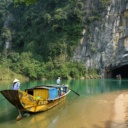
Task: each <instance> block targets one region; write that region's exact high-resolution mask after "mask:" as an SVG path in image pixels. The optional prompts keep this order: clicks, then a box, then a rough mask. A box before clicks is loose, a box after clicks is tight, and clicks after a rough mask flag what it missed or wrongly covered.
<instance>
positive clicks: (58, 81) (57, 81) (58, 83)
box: [56, 77, 60, 85]
mask: <svg viewBox="0 0 128 128" xmlns="http://www.w3.org/2000/svg"><path fill="white" fill-rule="evenodd" d="M56 83H57V85H60V77H58V79H57V80H56Z"/></svg>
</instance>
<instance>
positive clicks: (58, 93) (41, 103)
mask: <svg viewBox="0 0 128 128" xmlns="http://www.w3.org/2000/svg"><path fill="white" fill-rule="evenodd" d="M69 92H70V90H69V89H68V88H67V86H65V85H64V86H63V85H61V86H60V85H50V86H44V85H42V86H36V87H33V88H30V89H26V90H25V91H21V90H2V91H1V93H2V95H3V96H4V97H5V98H6V99H7V100H8V101H9V102H10V103H11V104H12V105H14V106H15V107H16V108H17V109H18V110H19V111H20V112H32V113H36V112H40V111H46V110H48V109H50V108H52V107H54V106H56V105H58V104H59V103H60V102H62V101H64V100H65V98H66V95H67V94H68V93H69Z"/></svg>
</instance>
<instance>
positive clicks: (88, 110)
mask: <svg viewBox="0 0 128 128" xmlns="http://www.w3.org/2000/svg"><path fill="white" fill-rule="evenodd" d="M62 83H63V84H67V85H69V88H70V89H72V90H74V91H75V92H77V93H79V94H80V96H77V95H76V94H75V93H74V92H72V91H71V92H70V94H69V95H68V96H67V99H66V100H65V101H64V102H63V103H61V104H59V105H58V106H56V107H54V108H53V109H50V110H48V111H46V112H40V113H36V114H31V115H30V116H25V115H24V113H22V114H23V119H22V120H20V121H16V117H17V116H18V111H17V109H16V108H15V107H14V106H13V105H11V104H10V103H9V102H8V101H7V100H6V99H5V98H4V97H3V96H2V95H1V94H0V127H1V128H65V127H66V128H109V125H108V124H109V122H110V117H111V110H112V108H111V106H112V103H114V99H115V98H116V96H118V95H119V94H120V93H122V92H124V91H128V80H115V79H98V80H65V81H64V80H63V81H62ZM11 84H12V83H10V82H8V83H0V90H3V89H11ZM42 84H43V85H45V84H55V81H31V82H21V90H25V89H26V88H30V87H34V86H36V85H42Z"/></svg>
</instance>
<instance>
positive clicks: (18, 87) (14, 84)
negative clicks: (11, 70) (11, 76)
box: [12, 79, 20, 90]
mask: <svg viewBox="0 0 128 128" xmlns="http://www.w3.org/2000/svg"><path fill="white" fill-rule="evenodd" d="M12 89H13V90H19V89H20V82H19V80H18V79H15V80H14V81H13V86H12Z"/></svg>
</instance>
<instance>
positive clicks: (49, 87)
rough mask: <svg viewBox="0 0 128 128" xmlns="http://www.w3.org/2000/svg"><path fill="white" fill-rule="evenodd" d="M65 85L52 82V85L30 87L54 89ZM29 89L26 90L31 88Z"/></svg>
mask: <svg viewBox="0 0 128 128" xmlns="http://www.w3.org/2000/svg"><path fill="white" fill-rule="evenodd" d="M64 86H65V85H56V84H52V85H38V86H35V87H33V88H29V89H54V88H62V87H64ZM29 89H26V90H29Z"/></svg>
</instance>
